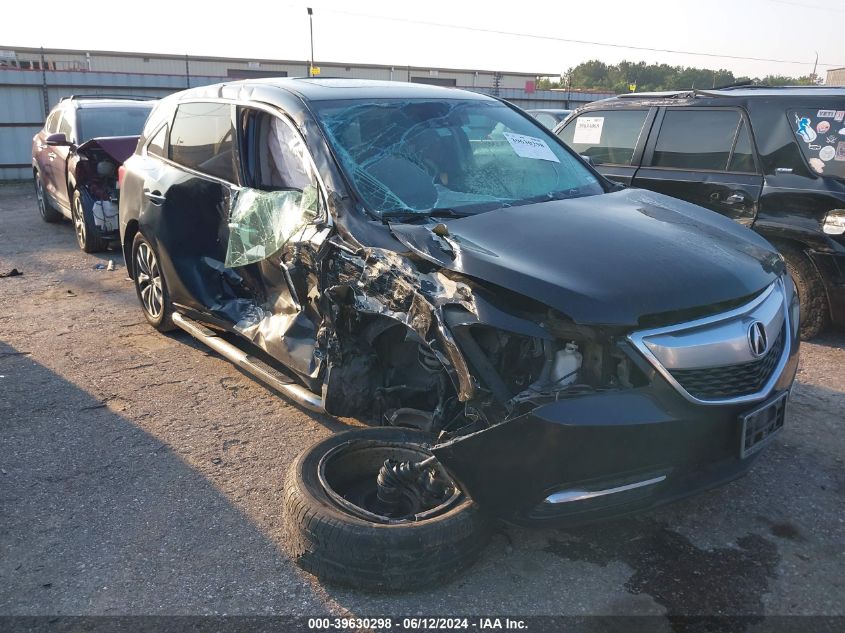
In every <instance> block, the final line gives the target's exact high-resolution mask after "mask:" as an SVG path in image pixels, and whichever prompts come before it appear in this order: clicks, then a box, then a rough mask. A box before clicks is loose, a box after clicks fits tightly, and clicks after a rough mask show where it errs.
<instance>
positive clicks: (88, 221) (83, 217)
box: [70, 189, 108, 253]
mask: <svg viewBox="0 0 845 633" xmlns="http://www.w3.org/2000/svg"><path fill="white" fill-rule="evenodd" d="M70 209H71V219H72V220H73V230H74V233H76V243H77V244H79V248H81V249H82V250H83V251H85V252H86V253H99V252H100V251H104V250H106V249H107V248H108V242H106V241H104V240H102V239H100V236H99V234H98V233H97V226H96V225H95V224H94V212H93V210H92V209H85V205H83V204H82V194H81V193H79V190H78V189H74V190H73V200H72V201H71V207H70Z"/></svg>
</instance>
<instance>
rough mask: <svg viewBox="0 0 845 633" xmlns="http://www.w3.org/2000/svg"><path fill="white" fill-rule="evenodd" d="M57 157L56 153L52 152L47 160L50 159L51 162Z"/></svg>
mask: <svg viewBox="0 0 845 633" xmlns="http://www.w3.org/2000/svg"><path fill="white" fill-rule="evenodd" d="M55 157H56V153H55V152H50V153H49V154H47V158H49V159H50V160H53V159H54V158H55Z"/></svg>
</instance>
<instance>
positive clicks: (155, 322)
mask: <svg viewBox="0 0 845 633" xmlns="http://www.w3.org/2000/svg"><path fill="white" fill-rule="evenodd" d="M131 266H132V280H133V281H134V282H135V292H136V294H137V295H138V301H140V302H141V311H142V312H143V313H144V318H146V319H147V322H148V323H149V324H150V325H152V326H153V327H154V328H155V329H157V330H158V331H159V332H169V331H171V330H173V329H175V327H176V326H174V325H173V321H172V320H171V316H172V315H173V306H172V305H171V304H170V295H169V293H168V291H167V283H166V282H165V280H164V275H163V274H162V273H161V266H160V265H159V260H158V255H157V254H156V252H155V249H154V248H153V245H152V244H150V242H149V241H147V238H145V237H144V236H143V235H142V234H141V233H136V234H135V239H134V240H132V260H131Z"/></svg>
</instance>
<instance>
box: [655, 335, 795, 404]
mask: <svg viewBox="0 0 845 633" xmlns="http://www.w3.org/2000/svg"><path fill="white" fill-rule="evenodd" d="M785 338H786V327H785V326H784V327H783V328H781V331H780V334H779V335H778V337H777V339H776V340H775V342H774V344H773V345H772V346H771V348H770V349H769V351H768V352H767V353H766V354H765V356H763V357H762V358H760V359H758V360H754V361H751V362H749V363H741V364H738V365H723V366H721V367H706V368H704V369H676V370H674V371H671V370H670V372H669V373H671V374H672V377H673V378H674V379H675V380H677V381H678V382H679V383H680V384H681V386H682V387H683V388H684V389H686V390H687V392H689V393H690V395H692V396H694V397H696V398H700V399H702V400H713V399H715V398H735V397H737V396H747V395H750V394H754V393H757V392H759V391H760V390H761V389H763V387H764V386H765V384H766V383H767V382H768V381H769V378H771V377H772V372H774V370H775V367H777V364H778V360H780V356H781V353H782V352H783V344H784V340H785Z"/></svg>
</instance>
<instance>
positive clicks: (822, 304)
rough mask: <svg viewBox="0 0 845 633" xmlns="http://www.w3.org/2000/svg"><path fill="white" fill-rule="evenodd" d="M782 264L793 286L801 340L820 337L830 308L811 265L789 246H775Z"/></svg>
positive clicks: (804, 257)
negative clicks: (798, 311) (797, 305)
mask: <svg viewBox="0 0 845 633" xmlns="http://www.w3.org/2000/svg"><path fill="white" fill-rule="evenodd" d="M778 250H779V251H780V253H781V254H782V255H783V258H784V259H785V260H786V269H787V270H788V271H789V274H790V275H791V276H792V281H793V282H794V283H795V290H796V292H798V300H799V309H800V312H801V339H802V340H805V341H806V340H809V339H811V338H813V337H814V336H816V335H818V334H820V333H821V332H822V331H823V330H824V329H825V328H826V327H827V325H828V323H829V321H830V307H829V306H828V303H827V293H826V292H825V288H824V282H823V281H822V278H821V276H820V275H819V273H818V271H817V270H816V267H815V266H813V262H811V261H810V258H809V257H807V256H806V255H805V254H804V252H803V251H802V250H801V249H800V248H798V247H797V246H794V245H792V244H778Z"/></svg>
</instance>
